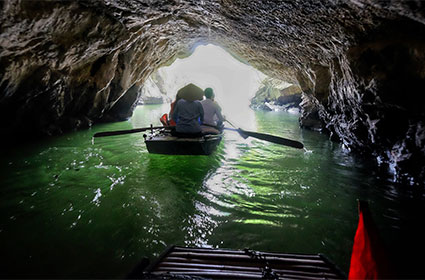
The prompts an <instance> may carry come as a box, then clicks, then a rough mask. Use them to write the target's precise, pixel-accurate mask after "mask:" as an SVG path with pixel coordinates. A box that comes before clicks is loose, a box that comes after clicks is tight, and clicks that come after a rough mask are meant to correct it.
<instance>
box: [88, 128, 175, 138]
mask: <svg viewBox="0 0 425 280" xmlns="http://www.w3.org/2000/svg"><path fill="white" fill-rule="evenodd" d="M171 127H172V126H150V127H141V128H134V129H127V130H115V131H103V132H98V133H95V134H94V135H93V137H105V136H114V135H122V134H130V133H136V132H143V131H146V130H150V129H161V128H171Z"/></svg>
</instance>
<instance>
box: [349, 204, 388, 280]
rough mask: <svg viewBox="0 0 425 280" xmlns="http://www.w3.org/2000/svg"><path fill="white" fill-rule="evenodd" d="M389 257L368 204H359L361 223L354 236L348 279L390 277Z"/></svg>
mask: <svg viewBox="0 0 425 280" xmlns="http://www.w3.org/2000/svg"><path fill="white" fill-rule="evenodd" d="M389 275H391V274H390V273H389V266H388V259H387V256H386V253H385V250H384V247H383V244H382V242H381V239H380V238H379V234H378V230H377V229H376V227H375V224H374V223H373V220H372V217H371V216H370V213H369V210H368V207H367V205H365V206H364V207H362V205H359V223H358V226H357V231H356V235H355V237H354V244H353V251H352V253H351V263H350V271H349V274H348V279H383V278H388V277H389Z"/></svg>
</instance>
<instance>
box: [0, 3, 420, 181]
mask: <svg viewBox="0 0 425 280" xmlns="http://www.w3.org/2000/svg"><path fill="white" fill-rule="evenodd" d="M424 6H425V4H424V2H422V1H373V0H351V1H350V0H345V1H342V0H341V1H240V0H239V1H238V0H211V1H195V0H193V1H190V0H180V1H177V0H162V1H159V0H150V1H141V0H128V1H120V0H111V1H106V0H92V1H88V0H80V1H25V0H22V1H20V0H6V1H0V20H1V24H0V47H1V48H0V66H1V67H0V121H1V124H2V128H3V130H4V131H6V132H8V133H9V134H10V135H15V136H17V137H18V136H20V135H25V136H27V137H28V136H29V135H36V136H40V135H46V134H47V135H51V134H56V133H61V132H62V131H65V130H69V129H74V128H79V127H88V126H90V125H91V124H92V123H93V122H100V121H113V120H122V119H125V118H128V117H129V116H130V115H131V113H132V108H134V106H135V101H136V100H137V98H138V93H139V92H140V91H138V90H137V88H138V86H140V85H142V84H143V82H144V81H145V80H146V79H147V77H149V75H150V74H151V73H153V72H154V71H155V70H156V69H158V68H159V67H160V66H162V65H169V64H170V63H172V62H173V60H174V59H175V58H176V57H185V56H188V55H190V53H191V52H192V51H193V49H194V47H195V46H196V45H198V44H206V43H214V44H217V45H219V46H221V47H223V48H224V49H226V50H228V51H229V52H230V53H231V54H232V55H233V56H234V57H235V58H237V59H239V60H241V61H243V62H245V63H249V64H251V65H253V66H254V67H256V68H257V69H259V70H261V71H263V72H264V73H265V74H268V75H270V76H271V77H274V78H277V79H281V80H285V81H288V82H290V83H294V84H297V85H299V86H300V87H301V88H302V90H303V95H304V96H303V101H302V103H301V106H302V114H301V118H300V124H301V126H303V127H306V128H308V127H311V128H314V129H319V130H326V131H328V132H329V133H330V134H331V135H332V137H333V138H335V139H339V140H340V141H342V143H343V144H344V146H345V147H347V148H348V149H353V150H357V151H360V152H363V153H365V154H373V155H375V156H376V157H377V158H378V161H379V162H386V163H388V164H390V165H392V166H393V167H394V169H395V170H396V175H397V176H398V178H401V179H403V178H405V179H406V180H407V181H409V180H410V182H413V183H412V184H423V180H424V177H425V174H424V173H425V171H424V170H425V167H424V166H425V164H424V158H425V151H424V134H425V132H424V126H425V124H424V111H425V110H424V105H423V104H424V102H422V92H423V89H424V78H425V77H424V59H425V57H424V56H425V55H424V49H425V48H424V45H423V44H424V38H425V37H424V25H425V16H424V15H425V9H424ZM412 178H414V179H412ZM412 180H413V181H412Z"/></svg>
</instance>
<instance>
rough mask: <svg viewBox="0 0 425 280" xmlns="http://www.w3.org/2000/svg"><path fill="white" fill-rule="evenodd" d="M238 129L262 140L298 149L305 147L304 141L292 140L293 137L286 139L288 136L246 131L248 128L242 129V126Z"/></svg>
mask: <svg viewBox="0 0 425 280" xmlns="http://www.w3.org/2000/svg"><path fill="white" fill-rule="evenodd" d="M238 130H239V131H240V133H242V134H245V135H247V136H250V137H254V138H257V139H260V140H264V141H268V142H271V143H275V144H279V145H284V146H289V147H292V148H296V149H303V148H304V145H303V143H301V142H298V141H294V140H291V139H286V138H283V137H279V136H275V135H270V134H265V133H259V132H252V131H246V130H243V129H240V128H239V129H238Z"/></svg>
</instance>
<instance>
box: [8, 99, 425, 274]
mask: <svg viewBox="0 0 425 280" xmlns="http://www.w3.org/2000/svg"><path fill="white" fill-rule="evenodd" d="M167 110H168V105H150V106H142V107H138V108H137V110H136V112H135V114H134V116H133V118H132V119H131V120H130V121H126V122H120V123H113V124H102V125H96V126H94V127H93V128H92V129H90V130H85V131H79V132H74V133H69V134H66V135H63V136H61V137H57V138H52V139H49V140H47V141H44V142H43V143H34V144H32V145H27V146H26V147H21V148H15V149H12V150H9V151H7V150H6V151H4V152H3V155H2V161H1V188H0V192H1V203H0V210H1V211H0V213H1V214H0V218H1V224H0V242H1V244H2V245H1V247H2V249H1V259H2V262H3V268H2V275H3V276H4V275H6V276H18V277H28V276H32V277H72V278H120V277H125V276H126V274H127V273H128V272H130V271H131V270H132V268H133V267H134V266H135V265H136V263H138V261H140V260H141V259H142V258H143V257H148V258H151V259H153V258H155V257H156V256H158V255H159V254H160V253H161V252H162V251H163V250H164V249H165V248H166V247H167V246H168V245H171V244H177V245H187V246H208V247H221V248H234V249H238V248H240V249H241V248H252V249H257V250H265V251H280V252H288V253H291V252H292V253H319V252H320V253H324V254H325V255H327V256H328V258H330V259H331V260H333V261H334V262H335V263H336V264H337V265H338V266H339V267H340V268H341V269H343V270H344V271H347V270H348V265H349V260H350V253H351V246H352V240H353V237H354V233H355V229H356V225H357V202H356V199H358V198H360V199H365V200H367V201H369V202H370V206H371V209H372V211H373V213H374V218H375V220H376V221H377V224H378V227H379V228H380V229H381V231H382V233H383V238H384V240H385V241H386V242H387V243H389V244H391V246H392V248H393V249H394V250H393V252H396V253H397V254H398V253H406V252H408V251H409V250H411V247H412V246H413V245H412V244H413V242H411V243H406V241H405V240H404V238H405V237H406V236H409V237H411V238H412V239H413V240H415V238H416V240H420V239H422V237H421V235H422V233H423V232H424V230H423V223H424V222H423V221H424V220H425V219H423V218H424V213H425V211H423V207H422V205H423V204H424V203H423V194H422V193H419V194H418V193H416V192H415V191H414V190H409V189H406V188H400V186H396V185H395V184H394V183H392V182H391V177H385V176H384V177H382V176H381V175H378V174H377V173H376V172H375V171H373V169H372V168H371V163H369V162H368V161H365V160H363V159H361V158H357V157H356V156H354V155H352V154H350V153H349V152H348V151H346V150H344V149H342V148H341V146H340V145H339V144H338V143H333V142H330V141H328V138H327V136H325V135H321V134H319V133H316V132H311V131H306V130H300V129H299V127H298V121H297V118H298V116H296V115H291V114H288V113H283V112H253V111H249V112H247V113H246V114H247V115H246V116H239V117H238V116H234V117H233V118H234V119H236V123H238V125H240V126H242V127H243V128H245V129H248V130H249V129H251V130H256V131H259V132H264V133H273V134H276V135H280V136H283V137H286V138H291V139H294V140H299V141H302V142H303V143H304V144H305V146H306V148H307V151H303V150H297V149H293V148H289V147H284V146H278V145H274V144H270V143H266V142H263V141H260V140H255V139H250V138H248V139H246V140H244V139H243V138H241V137H240V136H238V134H236V133H234V132H231V131H227V132H226V133H225V136H224V139H223V141H222V143H221V144H220V146H219V147H218V150H217V151H216V152H215V153H214V154H213V155H211V156H208V157H207V156H165V155H152V154H148V152H147V150H146V147H145V145H144V142H143V138H142V136H141V134H130V135H122V136H115V137H105V138H98V139H96V141H94V142H92V138H91V136H92V135H93V134H94V133H95V132H99V131H105V130H119V129H130V128H133V127H143V126H148V125H149V124H151V123H153V124H154V125H155V124H159V121H158V116H160V114H161V113H162V112H167ZM243 119H249V120H250V124H249V125H248V124H247V123H243V121H242V120H243ZM420 207H422V208H420ZM418 209H419V210H418ZM412 213H413V214H412ZM418 224H419V227H418V226H417V225H418ZM416 235H418V236H416ZM409 246H410V247H409ZM421 246H422V245H421ZM394 254H395V253H394ZM403 258H404V259H408V257H406V256H403ZM398 261H400V260H398ZM403 265H404V266H403V268H401V269H402V270H403V269H406V268H405V267H408V268H409V265H410V268H411V267H412V266H415V267H416V266H417V263H414V264H411V263H410V262H408V261H406V263H405V264H403Z"/></svg>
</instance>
